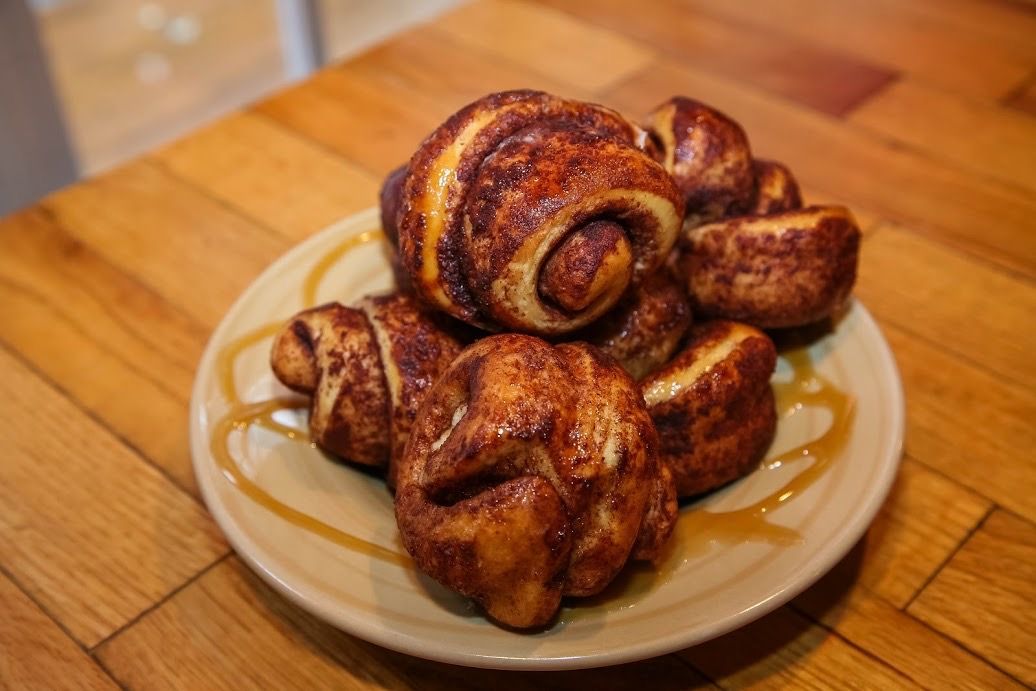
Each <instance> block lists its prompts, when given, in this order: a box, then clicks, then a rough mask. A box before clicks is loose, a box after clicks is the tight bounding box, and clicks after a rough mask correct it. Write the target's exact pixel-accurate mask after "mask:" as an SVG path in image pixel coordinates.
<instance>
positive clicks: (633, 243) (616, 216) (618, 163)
mask: <svg viewBox="0 0 1036 691" xmlns="http://www.w3.org/2000/svg"><path fill="white" fill-rule="evenodd" d="M645 140H646V134H645V133H644V132H643V131H642V130H640V129H639V128H638V127H637V126H635V125H633V124H631V123H630V122H629V121H627V120H626V119H625V118H623V117H622V116H620V115H619V114H617V113H616V112H614V111H612V110H609V109H607V108H604V107H602V106H598V105H593V104H589V103H582V102H578V101H570V100H565V99H561V98H557V97H555V96H550V95H548V94H545V93H541V92H536V91H509V92H504V93H499V94H493V95H490V96H487V97H485V98H482V99H479V100H478V101H476V102H474V103H472V104H470V105H468V106H467V107H465V108H463V109H461V110H460V111H459V112H457V113H456V114H455V115H453V116H452V117H451V118H450V119H449V120H447V121H446V122H445V123H444V124H443V125H442V126H441V127H439V129H437V130H436V131H435V132H433V133H432V134H431V135H430V136H429V137H428V138H427V139H426V140H425V141H424V143H422V144H421V146H420V148H418V150H417V152H416V153H415V154H414V156H413V158H412V159H411V160H410V163H409V172H408V174H407V176H406V180H405V182H404V183H403V191H402V197H401V205H400V208H399V212H398V214H397V217H396V221H397V225H398V231H399V250H400V258H401V261H402V264H403V266H404V268H405V270H406V272H407V273H408V275H409V276H410V278H411V280H412V282H413V285H414V288H415V290H416V291H417V293H418V294H419V295H420V296H421V297H422V299H424V300H425V301H427V302H428V303H429V304H431V305H434V306H435V307H437V308H439V309H441V310H443V311H445V312H447V313H449V314H451V315H453V316H454V317H457V318H458V319H461V320H463V321H466V322H468V323H471V324H475V325H478V326H481V327H483V328H488V329H491V330H500V329H507V330H514V331H522V332H528V333H536V334H561V333H568V332H571V331H574V330H575V329H577V328H579V327H581V326H584V325H586V324H588V323H590V322H591V321H593V320H594V319H596V318H597V317H599V316H601V315H602V314H604V312H606V311H607V310H608V309H609V308H610V307H612V306H613V305H614V304H615V303H616V302H617V301H618V299H619V297H620V296H621V295H622V294H623V293H624V292H625V291H626V289H627V288H628V287H629V286H630V285H635V284H637V283H639V282H640V281H641V280H642V279H643V278H644V277H646V276H648V275H649V274H651V273H652V272H653V271H654V270H655V269H656V268H657V267H658V266H660V265H661V264H662V262H663V261H664V260H665V258H666V256H667V254H668V253H669V250H670V249H671V248H672V246H673V244H674V242H675V239H676V234H677V231H678V229H679V227H680V219H681V217H682V214H683V204H682V199H681V197H680V194H679V191H678V190H677V189H676V187H675V185H674V183H673V181H672V179H671V178H670V177H669V175H667V174H666V172H665V170H663V169H662V167H661V166H660V165H658V164H657V163H656V162H655V161H654V160H652V159H651V158H650V157H649V156H647V155H646V154H645V153H644V152H643V151H642V150H641V148H640V147H642V146H643V145H644V143H645Z"/></svg>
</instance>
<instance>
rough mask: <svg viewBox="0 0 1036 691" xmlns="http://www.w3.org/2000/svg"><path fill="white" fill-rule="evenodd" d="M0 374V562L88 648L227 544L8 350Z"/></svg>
mask: <svg viewBox="0 0 1036 691" xmlns="http://www.w3.org/2000/svg"><path fill="white" fill-rule="evenodd" d="M0 371H3V372H4V376H3V377H2V378H0V441H2V443H3V446H4V448H5V449H6V454H5V460H4V462H3V463H2V464H0V563H2V564H3V565H4V568H5V569H6V570H7V571H8V572H9V573H10V574H11V575H12V577H13V578H15V579H17V581H18V582H19V584H20V585H21V586H22V587H23V588H24V589H25V590H26V591H27V592H28V593H29V594H30V595H31V596H32V597H33V598H34V599H35V600H37V601H38V602H40V603H41V605H42V606H43V607H45V608H46V610H47V611H48V612H49V613H50V614H51V615H52V616H54V617H55V618H56V619H57V620H58V621H60V622H61V624H62V625H63V626H64V627H65V628H66V629H67V630H68V631H69V632H70V633H71V634H72V635H73V636H75V638H76V640H78V641H79V642H80V643H82V644H84V645H86V646H92V645H94V644H96V643H97V642H98V641H100V640H102V639H103V638H104V637H105V636H107V635H109V634H111V633H112V632H113V631H115V630H116V629H117V628H119V627H120V626H122V625H123V624H125V623H126V622H128V621H129V620H131V619H132V618H134V617H135V616H137V615H138V614H140V613H141V612H142V611H144V610H145V609H147V608H148V607H150V606H151V605H152V604H154V603H155V602H157V601H158V600H159V599H160V598H162V597H163V596H164V595H166V594H168V593H169V592H170V591H171V590H173V589H175V588H176V587H178V586H180V585H181V584H183V583H184V582H185V581H186V580H187V579H188V578H190V577H191V576H192V575H194V574H195V573H197V572H198V571H199V570H200V569H202V568H204V567H205V566H206V565H208V564H210V563H211V562H212V561H213V560H214V559H216V558H218V557H219V556H220V555H221V554H223V553H225V552H226V549H227V547H226V545H225V543H224V542H223V539H222V537H220V535H219V531H218V530H217V529H216V527H215V525H214V524H213V523H212V521H211V519H209V517H208V514H206V513H205V510H204V509H202V507H201V506H200V505H199V504H198V503H197V502H196V501H195V500H193V499H191V498H189V497H188V496H187V495H186V494H184V493H183V492H181V491H180V490H179V489H177V488H176V487H175V486H173V484H172V483H171V482H169V480H167V479H166V478H164V477H162V476H161V475H160V474H159V473H158V471H156V470H155V469H153V468H151V467H150V466H148V465H147V464H145V463H144V462H143V461H142V460H141V459H140V458H139V457H137V456H135V455H134V454H133V453H132V452H130V451H129V450H128V449H126V447H125V446H123V445H122V444H120V443H119V442H118V440H116V439H115V438H114V437H112V436H111V435H110V434H108V433H107V432H106V431H105V430H104V429H103V428H101V427H100V426H99V425H98V424H97V423H95V422H94V421H93V420H91V419H89V418H88V417H86V416H85V415H84V414H83V413H82V412H81V411H80V410H78V409H77V408H75V406H73V405H72V403H70V402H69V401H68V400H67V399H65V398H63V397H62V396H61V395H59V394H58V393H57V392H56V391H54V390H53V389H52V388H50V387H49V386H47V385H46V384H44V383H43V382H42V381H41V380H40V379H39V378H37V377H36V376H35V375H34V374H33V373H32V372H30V371H29V370H28V369H27V368H26V367H25V366H24V365H23V364H22V363H21V362H19V361H18V360H16V359H14V358H13V357H12V356H11V355H10V354H8V353H7V352H6V351H0ZM147 412H148V411H146V410H145V411H141V413H142V414H147Z"/></svg>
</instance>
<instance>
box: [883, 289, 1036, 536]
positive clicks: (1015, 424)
mask: <svg viewBox="0 0 1036 691" xmlns="http://www.w3.org/2000/svg"><path fill="white" fill-rule="evenodd" d="M868 304H869V303H868ZM883 330H884V332H885V336H886V338H888V340H889V343H890V344H891V345H892V350H893V352H894V353H895V355H896V361H897V362H898V364H899V371H900V375H901V376H902V378H903V388H904V389H905V392H906V399H907V401H908V406H909V407H908V413H907V433H906V448H907V453H908V454H910V455H911V456H912V457H914V458H916V459H918V460H920V461H921V462H922V463H924V464H926V465H927V466H929V467H932V468H935V469H937V470H939V471H941V472H942V473H945V474H946V475H948V476H949V477H952V478H953V479H954V480H956V481H957V482H959V483H961V484H963V485H965V486H967V487H970V488H972V489H973V490H975V491H977V492H979V493H980V494H982V495H984V496H985V497H988V498H990V499H992V500H993V501H995V502H996V503H998V504H1000V505H1002V506H1005V507H1007V508H1009V509H1011V510H1012V511H1015V512H1017V513H1019V514H1021V515H1022V516H1025V517H1026V518H1028V519H1029V520H1036V485H1034V483H1036V472H1034V463H1036V461H1034V459H1033V456H1032V449H1033V448H1036V430H1034V428H1033V425H1032V421H1033V420H1034V419H1036V400H1034V399H1033V395H1032V389H1031V388H1029V389H1026V388H1024V387H1020V386H1018V385H1017V384H1016V383H1015V378H1014V377H1013V376H998V375H995V374H991V373H990V372H988V371H986V370H985V369H984V368H982V367H977V366H976V365H975V364H973V363H972V362H968V361H965V360H962V359H961V358H959V357H954V356H953V355H952V354H950V353H948V352H947V349H946V341H947V340H948V339H946V338H945V337H940V338H938V339H937V340H936V341H935V342H934V343H933V342H930V341H924V340H921V339H919V338H917V337H916V336H912V335H911V334H910V333H908V332H906V331H903V330H901V329H898V328H895V327H892V326H889V325H888V324H886V325H885V326H884V327H883ZM951 333H953V336H954V338H955V337H956V336H957V334H956V333H955V332H951ZM979 353H980V354H981V351H979ZM977 392H980V393H981V400H980V401H978V400H976V394H977Z"/></svg>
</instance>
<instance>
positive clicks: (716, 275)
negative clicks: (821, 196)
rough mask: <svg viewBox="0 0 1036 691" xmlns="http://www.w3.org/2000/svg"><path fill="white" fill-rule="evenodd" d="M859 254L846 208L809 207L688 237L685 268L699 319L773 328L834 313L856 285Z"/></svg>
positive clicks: (726, 223) (733, 221)
mask: <svg viewBox="0 0 1036 691" xmlns="http://www.w3.org/2000/svg"><path fill="white" fill-rule="evenodd" d="M859 248H860V229H859V227H858V226H857V225H856V220H855V219H854V218H853V216H852V214H851V213H849V210H848V209H846V208H844V207H841V206H810V207H807V208H804V209H793V210H791V211H785V212H782V213H776V214H770V215H768V216H740V217H736V218H729V219H725V220H722V221H717V222H715V223H710V224H707V225H703V226H698V227H697V228H692V229H690V230H689V231H685V232H684V234H683V237H682V239H681V259H680V262H681V269H682V273H683V275H684V276H686V277H687V287H688V292H689V293H690V296H691V307H692V309H693V310H694V313H695V314H696V315H701V316H704V317H715V318H722V319H734V320H737V321H743V322H747V323H749V324H752V325H753V326H758V327H760V328H767V329H768V328H778V327H791V326H803V325H806V324H811V323H813V322H816V321H819V320H821V319H823V318H825V317H828V316H830V315H832V314H834V313H835V312H837V311H838V310H839V309H840V308H841V307H842V305H843V304H844V303H845V302H846V300H847V299H848V297H849V293H850V292H851V291H852V287H853V284H854V283H855V282H856V264H857V260H858V255H859Z"/></svg>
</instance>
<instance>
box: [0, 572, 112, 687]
mask: <svg viewBox="0 0 1036 691" xmlns="http://www.w3.org/2000/svg"><path fill="white" fill-rule="evenodd" d="M0 612H3V613H4V625H3V626H0V688H5V689H25V690H26V691H28V690H29V689H40V690H41V691H42V690H43V689H46V690H47V691H52V690H53V691H58V690H63V689H69V690H70V691H71V689H112V690H113V691H114V689H117V688H119V687H118V686H116V684H115V682H113V681H112V680H111V679H110V678H109V677H108V675H106V674H105V673H104V671H103V670H102V669H101V668H100V667H99V666H98V665H97V663H96V662H94V661H93V660H91V659H90V657H89V656H88V655H87V654H86V653H85V652H83V650H82V649H81V648H80V647H79V646H77V645H76V644H75V641H73V640H72V639H71V638H69V637H68V636H66V635H65V634H64V633H63V632H62V631H61V629H60V628H58V626H57V624H55V623H54V622H53V621H52V620H51V619H50V618H49V617H48V616H47V615H46V614H44V613H43V612H42V611H40V609H39V607H37V606H36V605H35V603H33V602H32V600H30V599H29V598H28V597H27V596H26V595H25V593H23V592H22V591H20V590H19V589H18V587H17V586H16V585H15V584H14V583H12V582H11V581H10V580H8V578H7V577H6V576H4V575H3V574H0Z"/></svg>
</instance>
